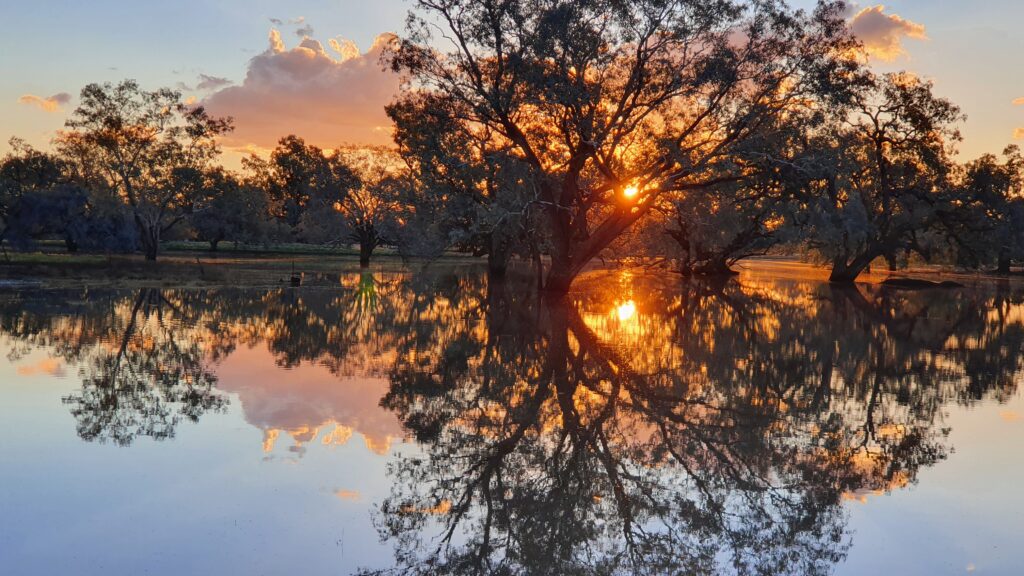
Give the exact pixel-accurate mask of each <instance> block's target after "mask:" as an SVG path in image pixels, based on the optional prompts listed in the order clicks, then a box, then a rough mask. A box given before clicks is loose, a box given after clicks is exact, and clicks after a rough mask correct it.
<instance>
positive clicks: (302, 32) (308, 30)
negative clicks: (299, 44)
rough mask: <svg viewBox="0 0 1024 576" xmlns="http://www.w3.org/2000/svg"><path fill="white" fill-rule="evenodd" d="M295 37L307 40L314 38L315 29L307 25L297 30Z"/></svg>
mask: <svg viewBox="0 0 1024 576" xmlns="http://www.w3.org/2000/svg"><path fill="white" fill-rule="evenodd" d="M295 35H296V36H298V37H299V38H306V37H307V36H312V35H313V27H312V26H310V25H309V24H306V25H305V26H301V27H299V28H296V29H295Z"/></svg>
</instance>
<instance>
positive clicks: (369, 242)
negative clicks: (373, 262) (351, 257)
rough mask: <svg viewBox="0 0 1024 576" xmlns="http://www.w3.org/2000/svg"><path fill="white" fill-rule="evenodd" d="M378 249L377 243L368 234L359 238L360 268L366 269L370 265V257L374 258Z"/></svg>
mask: <svg viewBox="0 0 1024 576" xmlns="http://www.w3.org/2000/svg"><path fill="white" fill-rule="evenodd" d="M374 248H376V242H374V241H373V239H372V238H371V237H370V236H369V235H368V234H362V235H360V237H359V266H360V267H361V268H366V267H368V266H369V265H370V257H371V256H373V249H374Z"/></svg>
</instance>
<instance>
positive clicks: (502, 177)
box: [388, 94, 540, 276]
mask: <svg viewBox="0 0 1024 576" xmlns="http://www.w3.org/2000/svg"><path fill="white" fill-rule="evenodd" d="M388 114H389V115H390V116H391V118H392V119H393V120H394V121H395V126H396V130H395V142H396V143H397V144H398V146H399V150H400V152H401V154H402V156H403V158H404V159H405V161H406V163H407V165H408V166H409V170H410V172H411V175H413V176H414V177H415V183H416V187H415V194H414V195H413V197H412V198H411V202H412V203H413V204H415V208H416V210H415V211H414V213H413V214H411V215H410V218H408V220H409V226H408V230H407V232H408V234H407V235H408V236H415V237H416V241H417V242H422V239H423V237H424V236H428V237H430V238H431V239H433V240H434V241H435V243H439V244H442V245H444V246H445V247H454V248H456V249H459V250H463V251H468V252H473V253H474V254H475V255H477V256H486V257H487V262H488V270H489V271H490V273H491V274H492V275H495V276H501V275H504V273H505V271H506V269H507V267H508V264H509V260H510V259H511V258H512V257H513V256H514V255H516V254H519V255H524V256H527V255H536V254H539V246H538V241H539V239H540V234H539V233H538V232H537V230H536V229H537V227H538V224H539V223H538V220H539V218H538V214H537V212H538V211H537V210H533V211H532V213H531V211H530V210H529V206H530V200H531V199H532V197H533V195H532V193H531V186H530V177H531V170H530V168H529V166H528V165H527V164H526V163H524V162H522V161H520V160H519V159H518V158H516V157H515V156H514V155H511V154H509V153H508V151H507V150H503V149H495V148H494V146H493V145H492V142H491V138H490V136H489V131H487V130H474V129H472V128H471V127H470V126H469V125H468V124H467V123H466V122H463V121H461V119H460V114H459V112H458V107H457V106H456V105H455V103H454V102H453V101H452V100H450V99H447V100H446V99H444V98H442V97H440V96H438V95H433V94H429V95H427V94H421V95H418V96H416V97H407V98H404V99H402V100H401V101H399V102H396V103H394V104H392V105H390V106H388ZM424 216H426V217H424Z"/></svg>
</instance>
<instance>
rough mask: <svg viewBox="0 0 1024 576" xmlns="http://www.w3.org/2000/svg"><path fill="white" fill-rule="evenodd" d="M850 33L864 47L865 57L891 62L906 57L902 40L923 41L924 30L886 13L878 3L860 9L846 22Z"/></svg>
mask: <svg viewBox="0 0 1024 576" xmlns="http://www.w3.org/2000/svg"><path fill="white" fill-rule="evenodd" d="M850 30H852V31H853V33H854V35H855V36H857V38H858V39H859V40H860V41H861V42H862V43H863V44H864V48H865V50H867V53H868V55H869V56H872V57H875V58H878V59H879V60H885V61H887V62H891V61H893V60H895V59H897V58H899V57H900V56H902V55H904V54H906V51H905V50H904V49H903V40H904V39H905V38H913V39H915V40H927V39H928V36H927V34H926V32H925V27H924V26H923V25H921V24H918V23H916V22H911V21H910V20H905V19H903V18H901V17H900V16H898V15H896V14H886V13H885V6H883V5H881V4H879V5H877V6H870V7H868V8H864V9H863V10H861V11H860V12H858V13H857V14H856V15H854V17H853V18H851V19H850Z"/></svg>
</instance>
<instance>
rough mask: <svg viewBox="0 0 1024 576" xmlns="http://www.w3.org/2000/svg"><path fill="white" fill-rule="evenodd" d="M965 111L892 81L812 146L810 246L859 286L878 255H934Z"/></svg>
mask: <svg viewBox="0 0 1024 576" xmlns="http://www.w3.org/2000/svg"><path fill="white" fill-rule="evenodd" d="M960 119H961V114H960V110H959V108H957V107H956V106H955V105H954V104H953V103H951V102H950V101H948V100H946V99H943V98H940V97H938V96H936V95H935V94H934V93H933V86H932V83H931V82H928V81H925V80H921V79H919V78H917V77H916V76H914V75H912V74H908V73H900V74H885V75H881V76H877V77H876V78H874V79H873V81H872V84H871V85H870V86H869V87H868V88H866V89H864V90H862V91H860V92H859V93H858V94H857V95H856V96H855V98H854V99H853V104H852V107H851V108H849V109H847V110H844V111H842V112H841V113H839V114H836V115H835V116H834V117H833V119H832V121H831V122H830V123H828V124H827V125H826V128H825V129H824V130H822V131H820V132H819V133H818V134H817V135H815V137H813V138H812V139H810V140H809V141H808V143H807V144H806V148H805V150H806V152H807V154H806V156H805V157H804V166H805V168H806V169H807V171H808V174H809V175H810V176H809V178H808V182H807V184H806V189H805V192H806V193H807V196H806V197H805V198H806V201H807V206H808V208H809V210H808V212H807V215H808V219H807V221H806V222H804V224H805V225H806V226H807V231H808V233H809V245H810V246H811V248H813V249H814V250H816V251H817V252H818V253H819V254H821V255H822V256H823V257H824V258H825V259H826V260H828V261H830V262H831V264H832V273H831V276H830V279H831V280H832V281H833V282H843V283H849V282H853V281H854V280H855V279H856V278H857V276H859V275H860V274H861V272H863V271H864V270H865V269H866V268H867V267H868V266H870V265H871V263H872V262H873V261H874V260H875V259H877V258H888V259H890V260H892V259H895V258H897V257H898V255H900V254H901V253H908V252H916V253H918V254H919V255H921V256H922V257H924V258H925V259H928V258H930V257H931V256H932V248H931V246H930V245H929V241H928V234H929V231H932V230H934V229H935V227H936V226H937V225H938V223H939V222H941V221H942V219H943V218H945V217H947V216H948V215H949V214H950V210H951V209H952V208H953V205H952V204H950V190H951V187H950V185H951V174H952V171H953V164H952V162H951V159H950V155H951V151H952V145H953V144H954V143H955V142H957V141H959V139H960V135H959V133H958V132H957V130H956V129H955V127H954V123H955V122H956V121H958V120H960Z"/></svg>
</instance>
